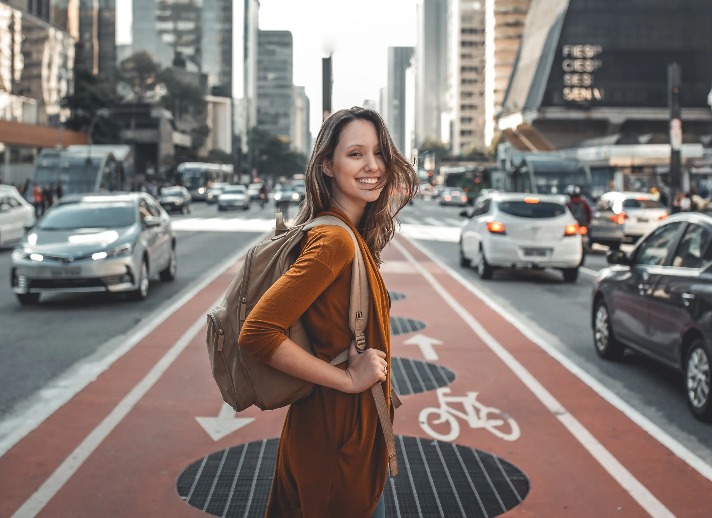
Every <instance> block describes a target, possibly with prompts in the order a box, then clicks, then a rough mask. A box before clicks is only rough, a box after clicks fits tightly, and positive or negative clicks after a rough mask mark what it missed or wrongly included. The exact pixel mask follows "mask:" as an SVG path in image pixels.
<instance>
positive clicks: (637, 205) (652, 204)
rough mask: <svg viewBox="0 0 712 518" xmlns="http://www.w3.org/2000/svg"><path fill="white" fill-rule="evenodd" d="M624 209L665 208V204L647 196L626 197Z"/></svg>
mask: <svg viewBox="0 0 712 518" xmlns="http://www.w3.org/2000/svg"><path fill="white" fill-rule="evenodd" d="M623 208H624V209H664V208H665V206H664V205H663V204H662V203H661V202H659V201H658V200H650V199H647V198H643V199H637V198H626V199H625V200H623Z"/></svg>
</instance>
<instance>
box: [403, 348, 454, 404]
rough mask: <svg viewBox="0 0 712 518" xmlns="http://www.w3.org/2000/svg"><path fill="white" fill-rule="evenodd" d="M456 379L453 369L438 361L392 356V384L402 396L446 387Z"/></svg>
mask: <svg viewBox="0 0 712 518" xmlns="http://www.w3.org/2000/svg"><path fill="white" fill-rule="evenodd" d="M454 379H455V373H454V372H453V371H451V370H450V369H448V368H447V367H443V366H442V365H438V364H437V363H427V362H421V361H420V360H413V359H411V358H400V357H397V356H394V357H391V384H392V385H393V388H394V389H395V390H396V392H397V393H398V394H400V395H401V396H402V395H406V394H417V393H419V392H427V391H429V390H435V389H436V388H440V387H445V386H447V385H449V384H450V383H452V382H453V381H454Z"/></svg>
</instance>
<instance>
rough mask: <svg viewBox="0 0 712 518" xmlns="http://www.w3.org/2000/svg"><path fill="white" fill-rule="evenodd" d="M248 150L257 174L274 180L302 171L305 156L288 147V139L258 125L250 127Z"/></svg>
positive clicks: (304, 166)
mask: <svg viewBox="0 0 712 518" xmlns="http://www.w3.org/2000/svg"><path fill="white" fill-rule="evenodd" d="M250 148H251V149H250V151H251V155H252V164H253V167H255V168H257V173H258V174H259V176H269V177H271V178H272V179H273V181H274V180H277V179H278V178H280V177H282V176H284V177H287V178H289V177H291V176H292V175H293V174H295V173H303V172H304V170H305V169H306V166H307V157H306V156H305V155H303V154H302V153H297V152H296V151H293V150H292V149H291V148H290V147H289V140H287V139H286V138H283V137H282V138H280V137H277V136H275V135H273V134H271V133H269V132H268V131H265V130H263V129H260V128H258V127H254V128H252V132H251V136H250Z"/></svg>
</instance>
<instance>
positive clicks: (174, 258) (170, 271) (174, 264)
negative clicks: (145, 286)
mask: <svg viewBox="0 0 712 518" xmlns="http://www.w3.org/2000/svg"><path fill="white" fill-rule="evenodd" d="M177 271H178V254H176V249H175V247H173V248H171V258H170V260H169V261H168V266H166V267H165V268H164V269H163V270H161V273H160V275H161V280H162V281H164V282H165V281H172V280H174V279H175V278H176V272H177Z"/></svg>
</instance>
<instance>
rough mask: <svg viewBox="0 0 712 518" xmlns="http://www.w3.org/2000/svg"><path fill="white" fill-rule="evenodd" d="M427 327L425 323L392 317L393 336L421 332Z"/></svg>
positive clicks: (412, 319)
mask: <svg viewBox="0 0 712 518" xmlns="http://www.w3.org/2000/svg"><path fill="white" fill-rule="evenodd" d="M424 327H425V322H423V321H421V320H415V319H414V318H406V317H391V335H393V336H396V335H404V334H406V333H413V332H415V331H420V330H421V329H423V328H424Z"/></svg>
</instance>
